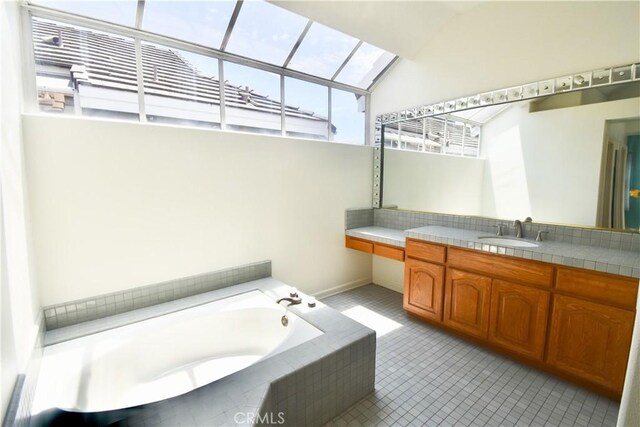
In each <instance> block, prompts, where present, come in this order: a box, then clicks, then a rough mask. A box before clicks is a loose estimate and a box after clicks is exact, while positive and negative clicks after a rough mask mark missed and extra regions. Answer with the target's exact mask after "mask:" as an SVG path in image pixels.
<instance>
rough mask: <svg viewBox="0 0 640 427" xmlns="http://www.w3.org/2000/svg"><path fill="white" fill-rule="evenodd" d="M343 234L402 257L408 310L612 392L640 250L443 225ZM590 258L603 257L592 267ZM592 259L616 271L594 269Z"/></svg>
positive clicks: (363, 246) (357, 245)
mask: <svg viewBox="0 0 640 427" xmlns="http://www.w3.org/2000/svg"><path fill="white" fill-rule="evenodd" d="M380 214H388V215H392V214H394V212H393V210H391V209H389V210H384V209H383V210H380ZM395 214H396V215H402V214H403V212H402V211H396V212H395ZM405 214H406V212H405ZM414 215H415V213H414ZM425 215H426V214H425ZM379 217H380V215H379ZM478 227H479V228H482V227H483V225H482V224H479V225H478ZM385 230H386V231H385ZM398 233H402V234H404V238H401V237H400V235H399V234H398ZM346 234H347V235H346V236H345V244H346V246H347V247H348V248H351V249H355V250H359V251H363V252H366V253H371V254H375V255H379V256H383V257H387V258H391V259H394V260H399V261H402V260H404V309H405V310H406V311H407V312H408V313H409V314H411V315H413V316H416V317H418V318H420V319H423V320H425V321H427V322H429V323H431V324H433V325H437V326H439V327H442V328H444V329H447V330H449V331H451V332H453V333H456V334H458V335H460V336H462V337H464V338H466V339H469V340H471V341H473V342H475V343H477V344H480V345H484V346H487V347H490V348H492V349H494V350H497V351H499V352H501V353H503V354H505V355H508V356H510V357H513V358H515V359H517V360H519V361H521V362H524V363H527V364H530V365H533V366H535V367H538V368H540V369H543V370H545V371H548V372H551V373H554V374H556V375H558V376H560V377H563V378H565V379H568V380H571V381H573V382H575V383H578V384H580V385H583V386H586V387H589V388H592V389H594V390H596V391H598V392H600V393H603V394H605V395H608V396H611V397H613V398H617V399H619V398H620V396H621V393H622V387H623V383H624V377H625V371H626V366H627V359H628V355H629V348H630V343H631V335H632V331H633V322H634V319H635V307H636V300H637V295H638V277H635V276H634V274H635V275H637V273H638V267H640V252H636V251H625V250H615V249H610V248H603V247H600V248H597V247H587V246H580V245H574V244H571V243H569V242H558V241H543V242H535V241H533V240H531V239H521V240H519V241H518V242H514V244H515V243H519V242H521V243H522V245H530V247H523V248H520V249H518V248H513V247H509V246H507V245H505V246H500V245H494V244H487V243H483V241H488V240H483V239H486V238H488V237H490V236H492V235H495V233H489V232H486V231H482V230H469V229H460V228H454V227H443V226H423V227H418V228H413V229H408V230H404V231H400V230H393V229H391V230H389V229H386V228H385V227H380V226H373V227H372V226H368V227H357V228H352V229H348V230H347V231H346ZM511 240H513V239H511ZM497 241H498V242H499V241H500V239H499V238H498V239H497ZM505 241H506V242H510V240H509V239H507V240H505ZM508 244H511V243H508ZM634 244H635V240H634ZM562 253H564V254H565V255H566V254H570V255H571V256H572V257H578V258H580V257H582V258H583V259H580V261H578V259H577V258H568V257H562V256H560V255H558V254H562ZM570 260H573V261H570ZM590 260H593V261H590ZM596 260H602V261H606V260H608V261H609V263H608V264H606V266H605V267H602V266H601V265H600V263H596ZM616 263H617V264H619V265H616ZM566 264H574V265H566ZM578 264H580V265H581V266H580V267H576V265H578ZM596 265H597V267H598V268H599V269H600V270H603V269H604V270H607V269H608V270H611V271H617V272H618V274H611V273H608V272H606V271H596ZM634 266H635V267H636V268H633V267H634ZM627 267H629V268H627ZM622 273H624V274H622Z"/></svg>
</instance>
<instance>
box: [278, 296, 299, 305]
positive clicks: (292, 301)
mask: <svg viewBox="0 0 640 427" xmlns="http://www.w3.org/2000/svg"><path fill="white" fill-rule="evenodd" d="M282 301H288V302H289V304H288V305H298V304H300V303H302V298H300V297H283V298H280V299H279V300H278V301H276V304H280V303H281V302H282Z"/></svg>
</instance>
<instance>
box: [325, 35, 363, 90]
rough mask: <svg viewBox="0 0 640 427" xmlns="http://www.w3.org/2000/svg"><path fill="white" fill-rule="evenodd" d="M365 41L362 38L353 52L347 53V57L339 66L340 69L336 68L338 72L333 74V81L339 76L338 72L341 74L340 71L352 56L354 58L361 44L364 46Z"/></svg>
mask: <svg viewBox="0 0 640 427" xmlns="http://www.w3.org/2000/svg"><path fill="white" fill-rule="evenodd" d="M362 43H363V41H362V40H360V41H359V42H358V44H356V47H354V48H353V49H352V50H351V53H349V55H347V58H346V59H345V60H344V61H342V64H340V66H339V67H338V69H337V70H336V72H335V73H334V74H333V76H331V81H333V80H335V79H336V77H338V74H340V71H342V69H343V68H344V67H345V66H346V65H347V63H348V62H349V61H350V60H351V58H353V55H355V54H356V52H357V51H358V49H360V46H362Z"/></svg>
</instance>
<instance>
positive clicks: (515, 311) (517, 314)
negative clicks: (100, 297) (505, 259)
mask: <svg viewBox="0 0 640 427" xmlns="http://www.w3.org/2000/svg"><path fill="white" fill-rule="evenodd" d="M549 298H550V293H549V292H548V291H543V290H540V289H534V288H531V287H528V286H522V285H516V284H515V283H509V282H505V281H502V280H494V281H493V284H492V286H491V317H490V322H489V341H491V342H493V343H494V344H497V345H499V346H501V347H503V348H505V349H507V350H510V351H512V352H514V353H518V354H521V355H523V356H528V357H532V358H535V359H538V360H542V356H543V354H544V342H545V336H546V332H547V317H548V316H547V313H548V311H549Z"/></svg>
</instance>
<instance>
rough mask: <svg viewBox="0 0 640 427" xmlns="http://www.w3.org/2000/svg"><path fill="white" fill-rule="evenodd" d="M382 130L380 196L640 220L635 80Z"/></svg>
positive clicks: (479, 212) (572, 219)
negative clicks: (382, 149) (382, 151)
mask: <svg viewBox="0 0 640 427" xmlns="http://www.w3.org/2000/svg"><path fill="white" fill-rule="evenodd" d="M383 139H384V143H383V146H384V149H385V153H384V165H383V166H384V182H383V197H384V200H383V204H384V205H386V206H389V205H395V206H398V207H399V208H402V209H410V210H418V211H428V212H438V213H450V214H458V215H475V216H483V217H490V218H499V219H503V220H505V221H513V220H514V219H516V218H519V219H524V218H526V217H532V218H533V219H534V221H536V222H546V223H554V224H565V225H578V226H585V227H594V226H595V227H605V228H615V229H626V230H631V231H638V227H639V226H640V224H639V223H640V198H638V197H637V196H638V195H639V194H638V193H640V165H639V162H640V161H639V159H638V158H639V157H640V155H639V154H640V82H634V83H626V84H619V85H614V86H606V87H600V88H591V89H587V90H582V91H574V92H567V93H562V94H556V95H552V96H548V97H544V98H536V99H530V100H526V101H520V102H514V103H510V104H501V105H492V106H487V107H480V108H476V109H469V110H465V111H457V112H452V113H447V114H442V115H439V116H434V117H430V118H426V119H424V118H419V119H414V120H408V121H404V122H400V123H396V124H389V125H386V126H385V127H384V134H383ZM443 154H444V155H443Z"/></svg>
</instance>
